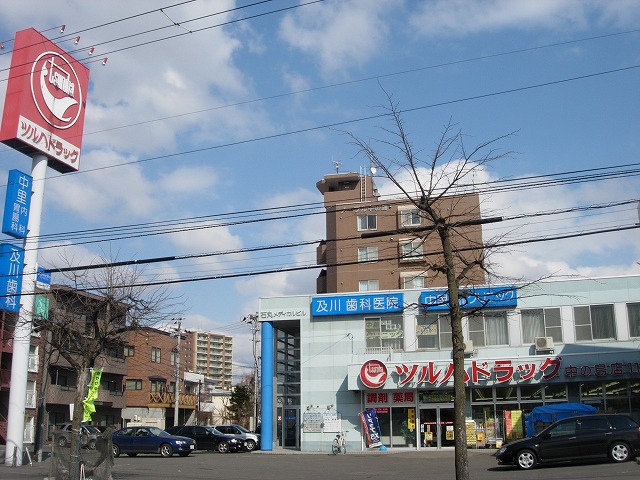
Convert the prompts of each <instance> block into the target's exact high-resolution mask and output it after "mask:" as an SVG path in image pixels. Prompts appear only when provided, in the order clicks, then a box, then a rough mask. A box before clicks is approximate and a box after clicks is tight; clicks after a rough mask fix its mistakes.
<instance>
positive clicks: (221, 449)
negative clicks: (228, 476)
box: [217, 442, 229, 453]
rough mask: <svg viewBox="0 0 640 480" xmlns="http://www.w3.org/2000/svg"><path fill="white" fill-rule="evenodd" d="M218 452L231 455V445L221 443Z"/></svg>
mask: <svg viewBox="0 0 640 480" xmlns="http://www.w3.org/2000/svg"><path fill="white" fill-rule="evenodd" d="M217 450H218V453H229V444H228V443H227V442H220V443H219V444H218V448H217Z"/></svg>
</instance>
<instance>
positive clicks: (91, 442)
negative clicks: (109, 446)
mask: <svg viewBox="0 0 640 480" xmlns="http://www.w3.org/2000/svg"><path fill="white" fill-rule="evenodd" d="M87 448H88V449H89V450H95V449H96V441H95V440H93V439H91V440H89V443H87Z"/></svg>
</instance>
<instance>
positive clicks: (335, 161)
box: [333, 160, 342, 173]
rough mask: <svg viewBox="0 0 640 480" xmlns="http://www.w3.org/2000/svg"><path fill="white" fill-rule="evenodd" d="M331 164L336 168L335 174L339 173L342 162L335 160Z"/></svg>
mask: <svg viewBox="0 0 640 480" xmlns="http://www.w3.org/2000/svg"><path fill="white" fill-rule="evenodd" d="M333 164H334V165H335V166H336V173H340V165H342V162H338V161H337V160H334V161H333Z"/></svg>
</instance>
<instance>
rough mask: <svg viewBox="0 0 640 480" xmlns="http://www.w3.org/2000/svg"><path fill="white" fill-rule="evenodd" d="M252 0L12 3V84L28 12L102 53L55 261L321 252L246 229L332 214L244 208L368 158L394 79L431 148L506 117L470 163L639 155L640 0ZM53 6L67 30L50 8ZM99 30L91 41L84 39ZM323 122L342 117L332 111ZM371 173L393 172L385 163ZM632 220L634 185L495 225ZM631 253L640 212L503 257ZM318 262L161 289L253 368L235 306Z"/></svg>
mask: <svg viewBox="0 0 640 480" xmlns="http://www.w3.org/2000/svg"><path fill="white" fill-rule="evenodd" d="M249 3H253V2H233V1H222V0H215V1H214V0H211V1H206V0H198V1H192V2H177V1H176V2H173V3H172V2H171V0H168V1H167V2H162V3H161V2H157V1H141V0H138V1H135V2H131V1H129V2H123V1H113V2H108V4H105V3H104V2H84V1H72V0H51V1H47V2H42V1H37V0H21V1H20V2H9V1H6V0H5V1H3V2H2V7H1V10H2V22H1V24H0V41H2V42H3V43H4V44H5V48H4V49H3V50H0V98H1V99H4V93H5V90H6V78H7V74H8V66H9V61H10V57H11V48H12V42H11V39H12V38H13V37H14V35H15V32H16V31H18V30H22V29H25V28H29V27H34V28H36V29H37V30H40V31H41V32H43V33H45V35H46V36H48V37H49V38H50V39H52V40H54V41H56V42H58V43H59V44H60V45H61V46H63V48H65V49H67V50H70V51H71V50H73V51H75V52H76V53H74V55H75V56H76V57H77V58H78V59H81V60H85V61H86V63H87V65H88V66H89V68H90V69H91V76H90V80H91V86H90V91H89V99H88V102H89V104H88V107H87V114H86V119H85V136H84V139H83V153H82V160H81V168H80V173H79V174H67V175H59V174H57V173H56V172H54V171H53V170H49V175H48V178H47V180H46V188H45V207H44V213H43V219H42V227H41V233H42V234H43V235H53V234H59V235H58V237H57V238H56V240H55V241H48V242H45V241H44V240H43V241H42V242H41V246H43V244H45V245H46V246H47V247H50V248H46V249H43V250H42V252H41V254H40V264H41V265H43V266H45V267H55V266H63V265H61V263H62V261H61V256H60V255H61V252H62V253H63V254H64V255H65V256H66V257H67V258H71V259H72V260H73V263H74V264H76V265H78V264H87V263H91V262H96V259H97V257H99V256H105V255H106V256H112V257H117V259H118V260H130V259H145V258H154V257H164V256H185V255H196V254H206V253H212V252H225V251H230V250H234V251H235V250H238V251H240V252H239V253H236V254H234V255H215V256H211V255H209V256H203V257H200V258H189V259H185V260H181V261H175V262H165V263H159V264H151V265H149V266H148V267H147V268H146V270H145V275H147V276H148V278H155V279H166V280H176V279H192V278H194V277H197V276H228V275H229V274H231V275H233V274H239V273H247V272H258V271H261V270H272V269H278V268H287V267H291V266H294V265H312V264H313V263H314V262H315V245H306V246H302V247H297V248H288V249H281V248H280V249H272V250H262V251H256V252H250V251H246V249H251V248H254V247H261V246H273V245H281V244H289V243H295V242H301V241H313V240H319V239H322V238H324V223H323V217H322V215H318V214H316V215H307V216H299V217H295V218H290V219H280V220H272V221H260V222H252V223H246V222H243V220H244V221H246V220H248V219H264V218H265V214H264V212H263V211H262V212H261V213H260V214H258V215H251V214H250V213H247V212H251V211H254V210H256V209H265V208H271V207H278V206H296V205H303V204H313V205H314V207H313V209H310V210H309V211H313V212H315V213H317V212H319V211H320V210H319V209H318V208H317V207H318V202H321V200H322V198H321V195H320V194H319V192H318V191H317V189H316V188H315V183H316V182H317V181H318V180H320V179H321V178H322V177H323V176H324V175H326V174H329V173H334V172H335V171H336V167H335V164H334V162H341V164H340V166H339V168H340V171H345V172H346V171H356V172H357V171H360V169H361V168H365V167H366V166H367V163H366V160H365V159H364V158H363V157H362V156H358V155H357V154H358V152H357V150H356V149H355V147H354V146H353V145H352V144H350V143H349V141H348V138H347V137H346V136H345V135H344V131H349V132H352V133H354V134H355V135H358V136H359V137H361V138H365V139H368V138H372V139H376V138H378V139H380V138H384V132H383V131H382V130H381V127H388V126H389V123H388V120H387V119H385V118H383V117H378V118H373V119H369V120H366V119H367V118H368V117H373V116H376V115H379V114H381V113H382V110H381V108H380V106H381V105H384V104H385V101H386V98H385V94H384V91H386V92H388V93H389V94H391V95H392V96H393V99H394V101H396V102H397V104H398V106H399V108H400V109H401V110H407V112H406V113H405V114H403V118H404V121H405V124H406V127H407V131H408V132H409V135H410V137H411V139H412V141H413V143H414V145H415V146H416V148H419V149H421V150H424V151H425V152H427V153H428V152H430V151H431V150H433V148H434V147H435V144H436V142H437V139H438V137H439V135H440V133H441V131H442V128H443V126H444V125H445V124H447V123H448V122H449V121H452V122H454V123H455V124H456V125H457V127H458V128H460V129H461V130H462V131H463V132H464V133H465V135H467V136H468V140H467V141H468V143H474V142H482V141H485V140H489V139H492V138H495V137H499V136H501V135H505V134H507V133H510V132H516V133H515V134H514V135H513V136H512V137H510V138H508V139H505V140H503V141H501V142H500V148H502V149H504V150H505V151H513V152H514V154H513V155H510V156H509V158H508V159H505V160H502V161H500V162H497V163H495V164H492V165H491V166H490V167H489V168H488V169H486V170H485V171H483V172H481V175H480V177H479V178H478V181H485V180H496V179H502V178H514V177H522V176H529V175H535V176H543V177H544V176H549V177H547V178H540V179H539V183H540V184H546V183H548V182H549V180H548V179H549V178H553V177H550V176H551V175H553V174H558V173H563V172H570V171H578V170H587V169H599V168H605V167H612V166H615V165H626V164H636V166H633V167H629V169H637V164H638V161H639V160H638V159H639V153H640V135H639V132H640V91H639V85H640V68H638V66H639V65H640V49H638V45H640V8H638V6H639V5H638V2H637V1H631V0H629V1H625V0H614V1H610V0H584V1H582V0H547V1H522V0H513V1H507V0H485V1H463V0H450V1H401V0H380V1H377V0H353V1H348V0H345V1H333V0H326V1H324V2H317V3H313V4H310V5H301V3H306V2H297V1H293V0H275V1H271V2H264V3H261V4H259V5H256V6H253V7H246V8H238V7H243V6H245V5H248V4H249ZM161 7H162V10H160V9H161ZM289 7H297V8H289ZM234 9H235V10H234ZM276 10H282V11H279V12H276ZM224 11H227V12H226V13H220V12H224ZM216 13H218V14H216ZM214 14H216V15H214ZM250 17H251V18H250ZM62 24H65V25H66V31H65V34H64V35H60V33H59V31H58V29H57V28H56V27H57V26H59V25H62ZM222 24H224V25H222ZM76 32H80V33H78V34H76ZM77 35H80V37H81V38H80V43H79V44H78V45H74V44H73V39H74V38H75V37H76V36H77ZM92 46H95V53H94V54H93V56H92V57H89V56H88V53H87V51H86V50H84V49H88V48H89V47H92ZM105 57H107V58H108V61H107V64H106V65H104V66H103V65H102V62H101V60H102V59H103V58H105ZM2 103H3V102H2ZM1 108H3V107H2V106H0V109H1ZM343 122H344V123H343ZM328 125H339V126H336V127H334V128H322V127H324V126H328ZM30 167H31V162H30V160H29V159H28V158H27V157H25V156H24V155H22V154H19V153H17V152H14V151H11V150H9V149H8V148H6V147H4V146H0V170H1V171H0V178H6V172H7V171H8V170H9V169H12V168H18V169H22V170H23V171H27V172H28V171H29V169H30ZM0 183H1V182H0ZM377 183H378V185H379V186H380V188H381V191H382V192H384V193H386V192H389V191H390V189H389V188H388V186H387V185H385V182H384V181H383V179H379V180H377ZM638 185H639V183H638V180H637V177H636V176H622V177H620V178H612V179H609V180H606V181H598V182H586V183H575V184H561V185H558V186H556V187H554V188H538V189H522V190H517V191H510V192H506V193H496V194H494V195H486V196H485V198H483V205H484V208H485V209H486V210H485V212H484V214H485V215H487V216H488V215H491V214H500V215H504V216H509V217H510V216H519V215H523V214H527V213H538V212H546V211H550V210H554V209H572V208H575V207H584V206H590V205H602V204H606V203H609V202H625V201H629V200H634V199H635V200H637V199H638V198H639V197H640V194H639V191H638V190H639V189H638ZM0 193H2V192H0ZM2 195H4V194H3V193H2ZM300 211H301V210H300V209H298V212H300ZM305 211H306V210H305ZM239 212H245V213H242V214H240V213H239ZM274 212H275V211H274ZM220 215H222V216H220ZM272 215H274V216H276V215H275V214H272ZM289 215H291V213H289ZM207 217H211V218H207ZM205 218H207V219H208V222H206V223H205V222H203V221H204V220H205ZM194 219H197V221H194ZM168 221H170V222H169V223H170V224H171V225H172V226H173V227H176V229H175V231H174V232H173V233H170V234H163V235H150V226H149V224H150V223H152V222H163V224H164V223H165V222H168ZM220 222H225V223H226V222H233V223H234V224H232V225H229V224H227V225H219V224H220ZM637 222H638V208H637V205H633V204H626V205H622V206H619V207H615V208H607V209H601V210H598V211H593V210H588V211H587V212H584V213H567V214H563V215H556V216H545V217H536V218H534V219H529V220H527V221H525V222H524V223H522V222H521V223H518V222H516V221H515V220H512V221H510V222H503V223H502V224H500V225H499V226H492V227H490V228H489V227H487V230H486V231H485V236H494V235H499V234H504V233H508V235H512V236H513V238H517V237H519V238H534V237H540V236H543V235H562V234H568V233H575V232H586V231H591V230H596V229H605V228H615V227H620V226H629V225H634V224H635V223H637ZM128 225H137V226H138V227H137V228H136V229H135V233H136V235H135V236H129V237H130V238H121V237H122V236H121V235H117V232H118V230H117V229H116V228H115V227H120V226H128ZM205 225H206V226H208V227H209V228H198V229H193V228H192V227H195V226H198V227H202V226H205ZM105 228H106V229H108V231H109V232H110V233H113V235H109V234H108V235H106V239H108V241H107V240H105V241H102V242H98V243H86V241H87V240H91V239H92V237H91V236H90V235H89V234H86V235H84V236H82V238H80V239H78V238H75V237H74V238H72V237H71V236H70V235H68V232H73V231H80V230H92V229H105ZM54 245H55V246H57V247H56V248H51V247H52V246H54ZM639 257H640V241H639V231H638V230H627V231H622V232H615V233H609V234H600V235H593V236H584V237H579V238H573V239H570V240H562V241H548V242H540V243H533V244H525V245H521V246H518V247H515V248H512V249H509V251H508V252H504V253H501V254H500V255H497V256H496V258H495V259H494V260H495V261H496V262H497V263H498V265H499V271H500V272H501V273H504V274H506V275H511V276H514V277H526V278H532V279H534V278H539V277H542V276H545V275H550V274H554V275H583V276H598V275H611V274H615V275H618V274H629V273H636V274H638V273H640V267H639V266H638V261H639ZM317 273H318V270H314V269H311V270H308V271H306V270H305V271H301V272H280V273H275V274H269V275H257V276H241V277H232V278H219V279H213V280H207V281H199V282H187V283H176V284H174V285H172V287H171V288H172V290H173V291H174V292H175V293H176V294H178V295H182V296H183V299H184V303H185V307H186V311H185V314H184V317H185V322H184V323H185V324H186V325H187V326H189V327H193V328H202V329H206V330H212V331H216V332H219V333H224V334H227V335H231V336H233V337H234V344H235V353H236V355H235V360H234V363H235V364H236V367H237V368H236V373H237V374H242V373H245V370H243V369H241V368H240V366H241V365H250V364H251V360H252V359H251V331H250V330H249V328H248V326H247V325H246V324H243V323H242V322H241V320H242V318H243V317H244V316H245V315H247V314H250V313H253V312H255V311H256V309H257V299H258V298H259V297H260V296H272V295H289V294H308V293H313V292H314V291H315V278H316V276H317ZM54 281H55V277H54Z"/></svg>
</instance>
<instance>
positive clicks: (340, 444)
mask: <svg viewBox="0 0 640 480" xmlns="http://www.w3.org/2000/svg"><path fill="white" fill-rule="evenodd" d="M331 452H332V453H333V454H334V455H337V454H338V453H347V444H346V443H345V440H344V432H341V433H338V434H337V435H336V438H334V439H333V444H332V445H331Z"/></svg>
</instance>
